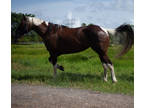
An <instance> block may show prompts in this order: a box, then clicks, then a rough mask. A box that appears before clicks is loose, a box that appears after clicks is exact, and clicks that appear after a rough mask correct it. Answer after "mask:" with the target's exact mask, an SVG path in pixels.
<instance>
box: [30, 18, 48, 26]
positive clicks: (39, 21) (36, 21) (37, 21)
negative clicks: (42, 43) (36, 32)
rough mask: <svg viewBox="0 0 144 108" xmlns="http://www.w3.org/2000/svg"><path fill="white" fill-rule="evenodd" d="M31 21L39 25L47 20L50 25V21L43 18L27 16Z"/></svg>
mask: <svg viewBox="0 0 144 108" xmlns="http://www.w3.org/2000/svg"><path fill="white" fill-rule="evenodd" d="M27 18H28V20H29V22H30V23H32V24H34V25H36V26H39V25H40V24H42V23H43V22H45V23H46V24H47V25H48V22H46V21H43V20H41V19H38V18H35V17H27Z"/></svg>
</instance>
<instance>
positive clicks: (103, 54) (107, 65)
mask: <svg viewBox="0 0 144 108" xmlns="http://www.w3.org/2000/svg"><path fill="white" fill-rule="evenodd" d="M92 49H93V50H95V51H96V52H97V53H98V55H99V57H100V60H101V62H102V65H103V68H104V81H107V69H108V68H109V69H110V71H111V77H112V81H113V82H117V80H116V77H115V72H114V67H113V64H112V62H111V60H110V59H109V57H108V56H107V54H106V51H105V50H104V49H102V48H101V47H98V46H97V47H92Z"/></svg>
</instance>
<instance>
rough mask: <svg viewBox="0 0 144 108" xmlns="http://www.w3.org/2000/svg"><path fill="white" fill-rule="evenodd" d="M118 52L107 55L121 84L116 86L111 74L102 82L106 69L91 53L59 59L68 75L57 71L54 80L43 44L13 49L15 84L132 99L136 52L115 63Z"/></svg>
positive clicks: (96, 56)
mask: <svg viewBox="0 0 144 108" xmlns="http://www.w3.org/2000/svg"><path fill="white" fill-rule="evenodd" d="M117 50H119V49H118V48H117V47H116V46H111V47H109V52H108V55H109V57H110V58H111V60H112V62H113V64H114V67H115V74H116V77H117V80H118V82H117V83H115V84H113V83H112V81H111V76H110V72H109V71H108V82H107V83H105V82H103V67H102V65H101V62H100V60H99V57H98V55H97V54H96V53H95V52H94V51H93V50H91V49H87V50H85V51H83V52H80V53H75V54H68V55H62V56H60V57H59V58H58V64H60V65H63V66H64V68H65V71H64V72H63V71H60V70H57V77H56V79H54V78H53V67H52V65H51V64H50V63H49V61H48V57H49V53H48V52H47V50H46V48H45V46H44V45H43V44H33V45H12V56H11V57H12V60H11V62H12V74H11V77H12V83H15V82H16V83H29V84H46V85H51V86H60V87H68V88H70V87H71V88H81V89H89V90H97V91H101V92H109V93H121V94H128V95H133V93H134V48H132V49H131V50H130V51H129V52H128V53H127V54H126V55H125V56H123V57H121V58H119V59H115V58H114V55H115V54H116V51H117Z"/></svg>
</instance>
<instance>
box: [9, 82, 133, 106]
mask: <svg viewBox="0 0 144 108" xmlns="http://www.w3.org/2000/svg"><path fill="white" fill-rule="evenodd" d="M11 90H12V108H133V107H134V98H133V96H126V95H120V94H105V93H99V92H94V91H88V90H79V89H69V88H52V87H48V86H31V85H25V84H12V89H11Z"/></svg>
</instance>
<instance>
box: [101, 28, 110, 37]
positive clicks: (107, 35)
mask: <svg viewBox="0 0 144 108" xmlns="http://www.w3.org/2000/svg"><path fill="white" fill-rule="evenodd" d="M100 28H101V29H102V30H103V31H104V32H105V33H106V34H107V36H108V31H107V30H106V29H105V28H103V27H100Z"/></svg>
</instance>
